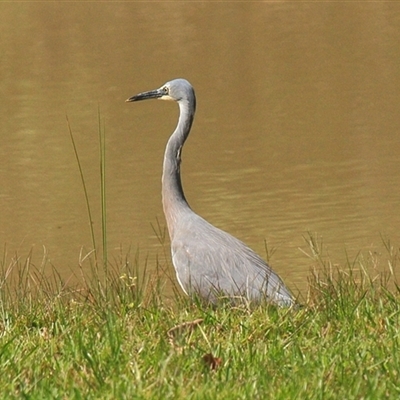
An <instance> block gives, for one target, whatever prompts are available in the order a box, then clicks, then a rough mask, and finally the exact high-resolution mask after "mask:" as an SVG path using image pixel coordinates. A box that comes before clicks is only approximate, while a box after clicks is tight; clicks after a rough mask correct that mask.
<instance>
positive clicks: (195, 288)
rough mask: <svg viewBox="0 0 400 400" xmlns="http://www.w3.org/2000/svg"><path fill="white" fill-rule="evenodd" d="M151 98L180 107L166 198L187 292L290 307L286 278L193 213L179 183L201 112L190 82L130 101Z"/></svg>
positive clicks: (168, 156)
mask: <svg viewBox="0 0 400 400" xmlns="http://www.w3.org/2000/svg"><path fill="white" fill-rule="evenodd" d="M151 98H158V99H162V100H174V101H177V102H178V105H179V109H180V114H179V121H178V124H177V127H176V129H175V131H174V132H173V134H172V135H171V137H170V138H169V140H168V143H167V146H166V150H165V156H164V165H163V176H162V199H163V208H164V214H165V218H166V221H167V225H168V231H169V235H170V239H171V253H172V261H173V264H174V267H175V270H176V275H177V279H178V281H179V284H180V285H181V287H182V289H183V290H184V291H185V293H187V294H188V295H190V296H194V295H197V296H199V297H200V298H202V299H204V300H207V301H210V302H213V303H215V302H216V301H217V300H218V298H219V297H228V298H230V299H238V298H244V299H245V300H247V301H252V302H260V301H263V300H265V301H268V302H272V303H275V304H277V305H280V306H290V305H292V304H294V303H295V300H294V298H293V296H292V294H291V293H290V291H289V290H288V289H287V288H286V286H285V285H284V283H283V281H282V280H281V278H280V277H279V276H278V275H277V274H276V273H275V272H274V271H273V270H272V269H271V267H270V266H269V265H268V264H267V263H266V262H265V261H264V260H263V259H262V258H261V257H259V256H258V255H257V254H256V253H255V252H254V251H253V250H251V249H250V248H249V247H248V246H246V245H245V244H244V243H243V242H241V241H240V240H238V239H236V238H235V237H233V236H232V235H230V234H228V233H226V232H224V231H222V230H220V229H218V228H216V227H215V226H213V225H211V224H210V223H208V222H207V221H206V220H205V219H203V218H202V217H200V216H199V215H197V214H196V213H195V212H194V211H192V209H191V208H190V206H189V204H188V202H187V201H186V198H185V195H184V193H183V189H182V184H181V178H180V162H181V150H182V147H183V144H184V143H185V140H186V139H187V137H188V135H189V132H190V128H191V125H192V122H193V118H194V114H195V110H196V96H195V93H194V90H193V87H192V85H191V84H190V83H189V82H188V81H186V80H185V79H175V80H173V81H170V82H167V83H166V84H165V85H163V86H161V87H160V88H159V89H156V90H152V91H150V92H144V93H140V94H138V95H136V96H133V97H130V98H129V99H128V100H127V101H128V102H132V101H139V100H145V99H151Z"/></svg>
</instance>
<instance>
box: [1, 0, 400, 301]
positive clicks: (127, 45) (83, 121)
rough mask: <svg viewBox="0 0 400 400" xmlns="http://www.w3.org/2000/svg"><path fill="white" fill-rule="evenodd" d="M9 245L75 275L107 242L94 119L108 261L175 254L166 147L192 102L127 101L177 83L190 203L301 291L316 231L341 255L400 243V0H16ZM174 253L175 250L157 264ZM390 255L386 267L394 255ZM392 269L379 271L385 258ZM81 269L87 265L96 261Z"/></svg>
mask: <svg viewBox="0 0 400 400" xmlns="http://www.w3.org/2000/svg"><path fill="white" fill-rule="evenodd" d="M0 20H1V24H0V51H1V63H0V76H1V80H0V91H1V99H2V106H1V108H0V140H1V146H0V182H1V186H0V244H1V245H2V246H3V245H4V246H5V248H6V250H5V253H6V254H5V256H4V257H3V258H5V259H6V260H7V262H6V263H8V262H9V261H10V260H11V258H12V257H13V256H14V255H15V254H16V253H17V254H18V255H19V256H21V257H22V258H23V257H25V256H26V255H27V254H28V252H29V250H30V249H31V248H33V259H34V262H35V264H36V265H40V263H41V260H42V257H43V251H44V250H43V248H45V252H46V257H47V258H48V259H49V262H50V263H51V264H53V265H54V266H55V268H56V269H57V270H58V271H59V272H60V274H61V275H62V276H63V277H65V278H68V277H69V276H71V275H72V274H74V273H75V274H78V270H79V269H78V259H79V254H80V251H81V248H84V252H85V251H86V252H87V251H90V249H91V248H92V243H91V237H90V229H89V222H88V216H87V211H86V204H85V198H84V193H83V188H82V184H81V181H80V176H79V170H78V167H77V163H76V160H75V156H74V152H73V148H72V144H71V140H70V138H69V133H68V128H67V123H66V115H68V118H69V121H70V124H71V127H72V131H73V133H74V137H75V141H76V145H77V149H78V152H79V157H80V161H81V163H82V168H83V171H84V175H85V180H86V184H87V190H88V193H89V198H90V202H91V206H92V213H93V219H94V228H95V232H96V239H97V242H98V243H99V244H100V242H101V239H100V231H101V220H100V214H101V211H100V177H99V145H98V143H99V139H98V110H100V119H101V124H102V126H103V127H104V129H105V135H106V174H107V177H106V178H107V181H106V182H107V210H108V214H107V217H108V252H109V257H110V259H114V258H118V257H120V255H123V256H124V255H126V254H127V253H128V252H129V249H131V250H130V252H131V253H134V252H136V249H139V250H140V253H141V260H142V261H141V262H143V265H144V260H145V258H146V257H147V258H148V265H149V267H152V266H154V265H155V263H156V261H155V260H156V258H157V255H158V256H160V255H161V254H162V251H163V250H162V246H161V245H160V243H159V241H158V239H157V237H156V235H155V233H154V231H153V228H152V225H153V226H157V221H159V223H160V225H161V227H162V228H163V227H164V226H165V222H164V217H163V214H162V208H161V194H160V190H161V183H160V178H161V166H162V158H163V152H164V146H165V144H166V141H167V139H168V136H169V134H170V133H171V132H172V131H173V129H174V127H175V123H176V121H177V116H178V108H177V106H176V105H175V104H172V103H171V104H170V103H168V102H157V101H153V102H145V103H139V104H125V103H124V101H125V99H126V98H128V97H129V96H132V95H134V94H136V93H138V92H141V91H144V90H150V89H155V88H157V87H159V86H160V85H162V84H163V83H164V82H165V81H168V80H170V79H173V78H176V77H184V78H186V79H188V80H189V81H190V82H191V83H192V84H193V86H194V87H195V89H196V94H197V114H196V118H195V122H194V126H193V128H192V133H191V136H190V137H189V140H188V142H187V143H186V145H185V148H184V152H183V164H182V174H183V185H184V190H185V193H186V197H187V199H188V201H189V203H190V205H191V206H192V208H193V209H194V210H195V211H196V212H197V213H199V214H200V215H202V216H203V217H205V218H206V219H207V220H209V221H210V222H211V223H213V224H214V225H216V226H218V227H220V228H222V229H224V230H226V231H228V232H230V233H231V234H233V235H235V236H237V237H238V238H240V239H241V240H243V241H244V242H246V243H247V244H248V245H249V246H250V247H252V248H253V249H254V250H256V251H257V252H259V253H260V254H261V255H262V256H265V248H264V240H265V241H266V242H267V244H268V247H269V248H274V247H275V248H276V249H277V250H276V252H275V253H274V255H273V257H272V259H271V264H272V266H273V268H274V269H275V270H276V271H277V272H278V273H279V274H280V275H281V276H282V278H283V279H284V280H285V282H286V283H287V284H288V286H289V287H291V288H292V289H293V290H294V292H295V293H297V291H299V290H300V292H302V293H303V294H304V292H305V290H306V288H307V277H308V276H309V269H310V267H311V266H312V265H313V263H312V261H311V260H310V259H309V258H307V257H306V256H305V255H304V254H303V252H302V251H301V250H300V249H305V250H307V246H306V245H305V242H304V239H303V236H304V235H307V232H316V233H318V234H319V235H320V236H321V237H322V238H323V242H324V245H325V248H326V249H327V250H328V251H329V254H330V256H331V258H332V260H333V261H335V262H338V263H342V262H343V261H344V260H345V259H346V257H349V258H350V259H354V258H355V257H356V256H357V254H358V253H359V252H360V251H361V252H363V253H364V254H368V252H370V251H371V252H377V253H381V252H383V245H382V241H381V235H383V236H384V237H388V238H390V239H391V241H392V243H393V244H394V245H395V246H397V247H398V245H399V241H400V240H399V239H400V201H399V200H400V185H399V182H400V156H399V155H400V113H399V106H400V58H399V51H400V47H399V43H400V42H399V37H400V5H399V4H396V3H387V2H369V3H294V2H284V3H279V2H273V3H237V2H235V3H207V2H194V3H190V2H188V3H182V2H176V3H174V2H166V3H127V2H123V3H121V2H115V3H112V2H111V3H92V2H88V3H85V2H82V3H18V4H17V3H2V4H1V5H0ZM161 258H162V257H161ZM383 260H384V257H383ZM383 260H382V268H383V267H384V262H383ZM84 267H85V265H84Z"/></svg>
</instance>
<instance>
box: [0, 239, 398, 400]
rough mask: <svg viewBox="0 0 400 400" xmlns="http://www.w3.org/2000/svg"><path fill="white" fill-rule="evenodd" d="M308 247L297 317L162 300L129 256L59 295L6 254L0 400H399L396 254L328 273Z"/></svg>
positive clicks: (265, 309)
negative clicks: (306, 283)
mask: <svg viewBox="0 0 400 400" xmlns="http://www.w3.org/2000/svg"><path fill="white" fill-rule="evenodd" d="M306 240H307V242H308V250H307V253H308V254H309V256H310V258H311V259H312V262H313V265H314V266H315V269H314V270H313V271H312V272H310V276H309V291H308V294H307V296H306V299H305V300H304V307H303V308H301V309H299V310H293V309H277V308H275V307H272V306H268V305H263V306H258V307H253V308H249V307H246V306H241V307H235V308H231V307H229V306H228V305H221V306H220V307H218V308H210V307H206V306H202V305H201V304H200V303H198V302H190V301H188V300H187V299H186V298H185V297H181V296H179V295H178V294H177V295H176V298H174V299H173V301H171V300H168V299H167V300H166V299H165V298H164V297H163V293H164V291H165V288H164V286H163V279H164V274H163V273H159V274H158V275H151V274H150V273H149V272H146V273H145V274H144V275H143V273H142V274H140V273H138V271H139V270H140V269H141V266H140V265H139V261H137V258H136V256H134V257H133V258H134V260H133V261H130V260H128V259H126V260H120V261H118V262H116V264H115V265H113V266H112V267H110V268H109V270H108V275H107V276H104V277H103V278H102V279H101V280H99V279H100V278H98V275H96V276H95V278H93V277H86V278H85V279H84V280H83V281H82V282H81V283H80V284H77V285H76V286H75V287H67V286H66V285H65V284H64V283H63V282H62V280H61V278H60V277H59V276H58V275H57V274H56V273H55V271H53V273H51V274H49V273H48V272H47V275H45V273H44V270H45V268H43V266H42V265H41V266H39V267H35V266H33V265H32V262H31V261H30V256H29V255H28V257H27V258H26V260H24V261H22V260H18V259H15V258H12V259H11V260H10V259H8V258H9V257H8V256H7V255H4V257H3V260H2V262H1V263H2V273H1V276H0V285H1V287H0V290H1V292H0V294H1V303H0V371H1V374H0V387H1V391H0V397H1V398H7V399H10V398H32V399H36V398H37V399H43V398H61V399H99V398H102V399H118V398H132V399H137V398H148V399H153V398H154V399H269V398H273V399H294V398H298V399H361V398H363V399H378V398H393V399H397V398H399V396H400V377H399V371H400V337H399V336H400V330H399V326H400V325H399V322H400V321H399V312H400V306H399V290H398V287H397V286H396V284H395V280H394V277H393V275H392V273H391V271H393V270H395V269H396V264H397V263H398V259H399V255H398V252H396V251H395V250H394V248H393V247H392V246H391V245H390V243H389V242H386V246H387V249H388V254H387V255H380V256H376V255H374V254H370V255H367V256H362V255H359V256H358V257H357V259H356V260H353V261H352V262H349V263H348V265H346V266H343V267H342V268H339V267H337V266H336V267H335V266H333V265H332V263H331V262H330V261H329V259H327V258H325V256H324V255H323V252H322V250H321V244H320V243H319V242H318V240H317V239H316V238H314V237H313V236H311V235H310V237H308V238H306ZM128 257H129V256H128ZM135 259H136V261H135ZM128 261H130V262H128ZM378 264H379V265H378ZM383 264H386V265H387V266H388V268H387V270H388V273H387V274H386V275H385V274H378V273H376V272H375V269H376V268H378V267H379V268H380V269H381V270H382V269H383ZM160 269H161V268H160Z"/></svg>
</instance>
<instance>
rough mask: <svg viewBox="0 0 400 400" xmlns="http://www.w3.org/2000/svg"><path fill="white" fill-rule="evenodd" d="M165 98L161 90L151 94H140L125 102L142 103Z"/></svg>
mask: <svg viewBox="0 0 400 400" xmlns="http://www.w3.org/2000/svg"><path fill="white" fill-rule="evenodd" d="M162 96H163V92H162V91H161V90H160V89H156V90H150V91H149V92H143V93H139V94H137V95H136V96H132V97H129V99H127V100H125V101H126V102H128V103H129V102H131V101H140V100H147V99H159V98H160V97H162Z"/></svg>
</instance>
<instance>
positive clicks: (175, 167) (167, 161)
mask: <svg viewBox="0 0 400 400" xmlns="http://www.w3.org/2000/svg"><path fill="white" fill-rule="evenodd" d="M179 109H180V115H179V121H178V125H177V127H176V129H175V131H174V133H173V134H172V135H171V137H170V138H169V140H168V143H167V147H166V149H165V155H164V166H163V175H162V200H163V208H164V214H165V218H166V220H167V224H168V231H169V234H170V237H171V240H172V238H173V236H174V228H175V226H176V223H177V221H178V219H179V217H180V216H181V215H182V213H185V212H187V211H188V210H190V207H189V205H188V203H187V201H186V198H185V195H184V193H183V188H182V182H181V174H180V164H181V151H182V147H183V144H184V143H185V140H186V139H187V137H188V135H189V132H190V128H191V126H192V122H193V116H194V111H195V110H194V106H191V105H190V104H189V103H186V102H183V101H182V102H179Z"/></svg>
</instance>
